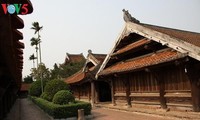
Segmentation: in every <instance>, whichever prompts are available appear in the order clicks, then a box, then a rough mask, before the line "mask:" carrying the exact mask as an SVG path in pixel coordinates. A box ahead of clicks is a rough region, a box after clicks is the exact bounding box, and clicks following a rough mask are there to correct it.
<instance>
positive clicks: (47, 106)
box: [30, 97, 91, 119]
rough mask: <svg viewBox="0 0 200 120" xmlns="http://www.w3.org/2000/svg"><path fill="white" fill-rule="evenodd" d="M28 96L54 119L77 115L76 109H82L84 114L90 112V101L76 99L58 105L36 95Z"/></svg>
mask: <svg viewBox="0 0 200 120" xmlns="http://www.w3.org/2000/svg"><path fill="white" fill-rule="evenodd" d="M30 98H31V100H32V101H33V102H34V103H35V104H37V105H38V106H39V107H40V108H41V109H43V110H44V111H45V112H46V113H48V114H49V115H50V116H52V117H53V118H54V119H61V118H69V117H77V116H78V109H84V113H85V115H89V114H91V104H90V103H86V102H82V101H76V102H75V103H72V104H66V105H59V104H53V103H52V102H49V101H47V100H44V99H42V98H38V97H30Z"/></svg>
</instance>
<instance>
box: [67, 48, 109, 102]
mask: <svg viewBox="0 0 200 120" xmlns="http://www.w3.org/2000/svg"><path fill="white" fill-rule="evenodd" d="M105 57H106V55H104V54H94V53H92V51H91V50H89V51H88V55H87V59H86V62H85V65H84V67H83V68H82V69H81V70H80V71H78V72H77V73H75V74H74V75H72V76H70V77H68V78H66V79H65V82H66V83H68V84H69V85H70V88H71V90H72V91H73V94H74V96H75V97H76V99H79V100H83V101H91V100H93V101H91V102H92V104H94V102H95V100H94V99H95V97H94V96H96V98H97V96H99V93H98V92H97V91H94V90H95V89H94V87H95V86H96V85H97V84H96V83H95V81H94V80H95V75H96V73H97V71H98V70H99V67H100V65H101V64H102V62H103V60H104V59H105ZM92 97H94V98H92Z"/></svg>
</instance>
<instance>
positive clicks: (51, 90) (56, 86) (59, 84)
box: [41, 79, 69, 101]
mask: <svg viewBox="0 0 200 120" xmlns="http://www.w3.org/2000/svg"><path fill="white" fill-rule="evenodd" d="M60 90H69V86H68V85H67V84H66V83H65V82H64V81H62V80H59V79H55V80H51V81H49V82H48V83H47V84H46V86H45V88H44V92H43V93H42V95H41V97H42V98H43V99H46V100H48V101H52V99H53V96H54V95H55V94H56V93H57V92H58V91H60Z"/></svg>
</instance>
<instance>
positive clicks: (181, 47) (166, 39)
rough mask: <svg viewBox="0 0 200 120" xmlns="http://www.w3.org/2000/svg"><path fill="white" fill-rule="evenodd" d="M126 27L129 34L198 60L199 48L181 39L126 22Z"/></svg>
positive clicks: (199, 55) (199, 57)
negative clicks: (132, 33)
mask: <svg viewBox="0 0 200 120" xmlns="http://www.w3.org/2000/svg"><path fill="white" fill-rule="evenodd" d="M126 26H127V30H128V31H129V32H134V33H137V34H139V35H141V36H144V37H146V38H148V39H151V40H153V41H156V42H158V43H161V44H162V45H166V46H168V47H170V48H172V49H174V50H177V51H179V52H181V53H184V54H188V56H190V57H192V58H194V59H197V60H200V47H197V46H195V45H193V44H190V43H188V42H185V41H183V40H181V39H178V38H174V37H171V36H169V35H167V34H164V33H161V32H158V31H155V30H152V29H150V28H147V27H144V26H142V25H140V24H136V23H131V22H128V23H127V24H126Z"/></svg>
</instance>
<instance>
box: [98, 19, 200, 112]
mask: <svg viewBox="0 0 200 120" xmlns="http://www.w3.org/2000/svg"><path fill="white" fill-rule="evenodd" d="M199 61H200V33H195V32H189V31H183V30H177V29H172V28H166V27H160V26H155V25H149V24H144V23H140V22H134V21H131V22H129V21H128V22H126V24H125V26H124V29H123V32H122V33H121V34H120V36H119V37H118V38H117V41H116V43H115V45H114V47H113V49H112V51H111V52H110V53H109V54H108V55H107V57H106V59H105V60H104V62H103V64H102V66H101V67H100V69H99V71H98V72H97V74H96V78H98V79H105V80H108V81H109V82H110V86H111V93H112V94H111V96H112V104H113V105H121V106H126V107H137V106H139V107H144V108H155V109H157V108H163V109H171V110H184V111H196V112H199V111H200V86H199V79H200V74H199V72H200V62H199ZM98 79H97V81H98Z"/></svg>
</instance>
